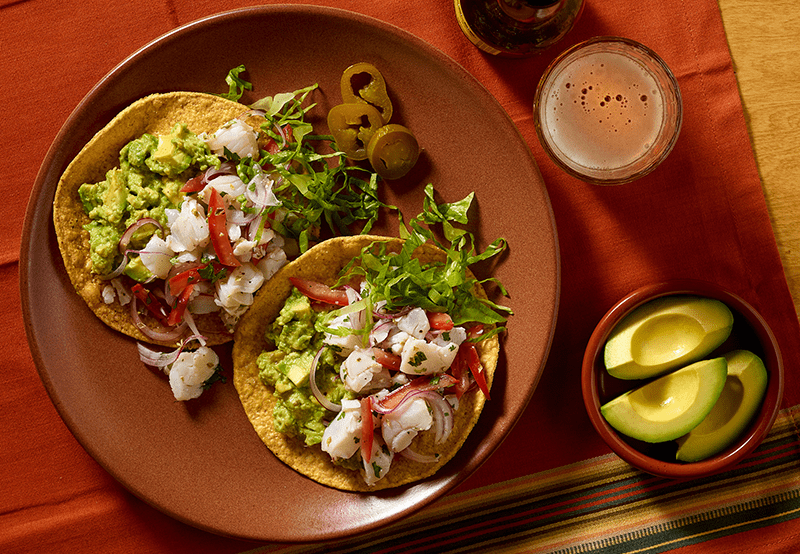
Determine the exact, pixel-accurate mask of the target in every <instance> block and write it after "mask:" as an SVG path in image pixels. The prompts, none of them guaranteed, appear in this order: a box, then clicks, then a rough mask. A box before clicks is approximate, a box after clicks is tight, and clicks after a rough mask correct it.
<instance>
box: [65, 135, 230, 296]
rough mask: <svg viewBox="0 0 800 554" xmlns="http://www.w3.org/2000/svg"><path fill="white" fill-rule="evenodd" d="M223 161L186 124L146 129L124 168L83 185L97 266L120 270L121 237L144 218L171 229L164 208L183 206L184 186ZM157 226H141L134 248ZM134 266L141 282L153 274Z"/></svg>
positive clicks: (123, 160) (100, 270)
mask: <svg viewBox="0 0 800 554" xmlns="http://www.w3.org/2000/svg"><path fill="white" fill-rule="evenodd" d="M219 163H220V162H219V159H218V158H217V156H215V155H214V154H213V153H212V152H211V150H209V148H208V146H207V145H206V143H205V142H204V141H203V140H202V139H200V138H199V137H198V136H197V135H196V134H194V133H192V132H191V131H190V130H189V129H188V127H187V126H186V125H185V124H183V123H177V124H175V126H174V127H173V128H172V130H171V131H170V132H169V134H167V135H161V136H159V135H153V134H149V133H145V134H144V135H142V136H141V137H139V138H137V139H135V140H132V141H130V142H129V143H128V144H126V145H125V146H124V147H123V148H122V150H121V151H120V154H119V167H118V168H113V169H111V170H109V171H108V172H107V173H106V176H105V177H106V178H105V180H103V181H100V182H98V183H85V184H83V185H81V186H80V187H79V188H78V195H79V197H80V200H81V203H82V204H83V209H84V212H86V214H87V215H88V216H89V219H90V220H91V221H90V222H89V223H88V224H86V225H85V226H84V229H86V230H87V231H88V232H89V246H90V256H91V260H92V271H93V272H94V273H97V274H100V275H104V274H108V273H111V272H112V271H113V270H114V269H115V267H116V266H117V265H118V264H119V262H120V261H121V254H120V252H119V249H118V244H119V241H120V239H121V238H122V235H123V233H124V232H125V230H126V229H127V228H128V227H130V226H131V225H133V224H134V223H136V222H137V221H139V220H140V219H143V218H152V219H154V220H156V221H157V222H158V223H159V224H160V225H161V226H162V227H164V228H166V227H167V216H166V211H165V210H166V209H167V208H172V209H177V208H178V207H179V206H180V203H181V201H182V200H183V196H184V194H183V193H182V192H181V188H182V187H183V184H184V183H185V182H186V180H187V179H188V177H190V176H191V175H193V174H194V173H198V172H200V171H204V170H206V169H208V168H209V167H212V166H213V167H219ZM155 231H156V227H155V226H153V225H145V226H143V227H141V228H140V229H138V230H137V231H136V232H135V233H134V234H133V236H132V237H131V242H130V245H131V247H132V248H134V249H137V248H142V247H143V246H144V245H145V244H146V243H147V240H148V239H149V238H150V236H152V234H153V233H154V232H155ZM131 261H133V260H131ZM129 265H130V267H129V268H126V270H125V273H126V274H127V275H128V276H129V277H131V278H133V279H135V280H138V281H144V280H146V279H148V278H149V277H150V272H149V271H147V270H146V269H145V268H143V267H142V268H140V269H139V270H137V267H138V266H137V265H136V264H135V263H133V264H129ZM142 270H143V271H142Z"/></svg>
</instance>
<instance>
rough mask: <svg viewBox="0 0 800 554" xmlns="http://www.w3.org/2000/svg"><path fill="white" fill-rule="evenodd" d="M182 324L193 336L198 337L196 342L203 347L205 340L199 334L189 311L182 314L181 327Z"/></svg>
mask: <svg viewBox="0 0 800 554" xmlns="http://www.w3.org/2000/svg"><path fill="white" fill-rule="evenodd" d="M184 323H185V324H186V325H188V326H189V329H191V330H192V333H193V335H195V336H197V337H199V338H198V339H197V340H198V341H200V344H201V345H203V346H205V345H206V338H205V337H204V336H203V335H201V334H200V330H199V329H198V328H197V325H196V324H195V322H194V318H193V317H192V314H191V312H189V310H186V311H185V312H183V322H181V325H183V324H184Z"/></svg>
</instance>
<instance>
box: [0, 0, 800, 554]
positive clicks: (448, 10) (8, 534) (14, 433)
mask: <svg viewBox="0 0 800 554" xmlns="http://www.w3.org/2000/svg"><path fill="white" fill-rule="evenodd" d="M256 3H257V2H245V1H237V2H226V3H219V2H209V1H205V0H195V1H192V2H189V1H187V0H172V1H169V2H167V1H163V0H143V1H141V2H138V3H136V4H130V5H129V4H125V3H121V4H113V3H105V2H102V3H101V2H97V1H94V0H87V1H85V2H76V1H74V0H67V1H65V2H60V3H51V2H44V1H43V0H28V1H24V2H13V1H10V0H5V1H0V15H2V17H1V18H0V20H1V21H2V30H0V50H1V51H2V56H0V92H1V93H2V98H3V102H1V103H0V137H1V138H2V142H0V144H1V145H2V147H3V148H2V150H3V152H4V153H5V160H6V168H5V169H6V170H5V172H4V177H3V179H2V181H0V183H2V184H0V186H2V189H3V192H4V195H5V197H6V199H8V200H11V202H9V208H8V209H7V212H6V214H5V216H4V217H3V218H1V219H0V278H2V283H3V287H2V290H3V291H4V292H3V294H4V295H5V296H4V299H5V301H4V302H2V305H1V306H0V313H1V314H2V317H3V321H6V322H8V323H9V325H8V326H7V328H6V332H5V340H4V341H3V347H2V348H3V354H4V361H5V371H3V372H2V377H0V383H2V393H0V445H2V446H1V447H0V470H1V474H2V478H0V550H1V551H4V552H28V551H30V552H39V551H48V552H59V551H64V552H67V551H68V552H89V551H91V552H98V551H100V552H164V551H168V552H244V551H249V550H254V549H258V550H259V551H262V550H263V551H292V552H294V551H323V547H321V546H318V545H316V546H315V545H305V546H279V545H254V544H251V543H244V542H240V541H236V540H231V539H226V538H221V537H216V536H213V535H209V534H207V533H205V532H202V531H198V530H196V529H193V528H191V527H188V526H186V525H184V524H181V523H179V522H177V521H174V520H172V519H171V518H169V517H167V516H165V515H163V514H161V513H159V512H157V511H155V510H154V509H152V508H150V507H149V506H147V505H146V504H144V503H143V502H141V501H140V500H138V499H136V498H134V497H133V496H132V495H130V494H129V493H128V492H127V491H125V490H124V489H123V488H122V487H121V486H120V485H119V484H117V483H116V482H115V481H114V480H113V479H111V478H110V477H109V476H108V475H107V474H106V473H105V472H104V471H103V470H102V469H101V468H100V467H99V466H98V465H97V464H96V463H95V462H94V461H93V460H92V459H91V458H90V457H89V456H88V455H87V454H86V453H85V452H84V451H83V449H82V448H81V447H80V445H79V444H78V443H77V442H76V441H75V439H74V438H73V437H72V435H71V434H70V433H69V432H68V431H67V429H66V427H65V426H64V425H63V423H62V422H61V420H60V418H59V417H58V414H57V413H56V411H55V409H54V408H53V406H52V404H51V403H50V401H49V399H48V397H47V395H46V393H45V390H44V388H43V386H42V384H41V382H40V381H39V379H38V376H37V373H36V369H35V367H34V365H33V362H32V359H31V356H30V354H29V352H28V349H27V344H26V340H25V333H24V326H23V318H22V314H21V312H20V309H21V308H20V300H19V296H18V261H19V251H20V245H21V241H22V240H24V238H23V237H21V229H22V223H23V217H24V210H25V205H26V202H27V198H28V195H29V194H30V191H31V186H32V183H33V181H34V178H35V176H36V172H37V169H38V167H39V164H40V163H41V160H42V158H43V157H44V155H45V152H46V151H47V149H48V147H49V145H50V143H51V142H52V140H53V138H54V137H55V135H56V133H57V132H58V130H59V128H60V126H61V124H62V123H63V122H64V120H65V119H66V118H67V116H68V115H69V113H70V112H71V110H72V109H73V108H74V107H75V106H76V105H77V104H78V102H79V101H80V99H81V98H82V97H83V96H84V95H85V94H86V93H87V92H88V91H89V90H90V88H91V87H92V86H93V85H94V84H95V83H96V82H97V81H98V80H99V79H100V78H101V77H103V75H105V74H106V73H107V72H108V71H109V70H111V69H112V68H113V67H114V66H115V65H116V64H118V63H119V62H120V61H122V60H123V59H124V58H125V57H126V56H128V55H130V54H131V53H133V52H134V51H136V50H137V49H138V48H140V47H142V46H144V45H145V44H147V43H148V42H149V41H151V40H153V39H155V38H156V37H158V36H160V35H161V34H163V33H166V32H168V31H170V30H172V29H174V28H176V27H177V26H180V25H183V24H186V23H188V22H190V21H193V20H196V19H198V18H200V17H204V16H206V15H210V14H213V13H216V12H219V11H223V10H227V9H233V8H237V7H243V6H246V5H253V4H256ZM262 3H263V2H262ZM288 3H295V2H288ZM308 3H314V4H320V5H328V6H335V7H340V8H345V9H349V10H352V11H356V12H360V13H363V14H366V15H370V16H373V17H376V18H378V19H381V20H384V21H387V22H389V23H392V24H395V25H397V26H399V27H401V28H404V29H406V30H408V31H410V32H412V33H414V34H416V35H417V36H419V37H420V38H422V39H423V40H425V41H427V42H429V43H430V44H432V45H434V46H436V47H438V48H440V49H441V50H443V51H444V52H445V53H447V54H448V55H450V56H451V57H453V58H454V59H455V60H456V61H457V62H458V63H460V64H461V65H463V66H464V67H465V68H466V69H467V70H468V71H469V72H471V73H472V74H473V75H474V76H475V77H476V78H477V79H478V80H479V81H481V82H482V83H483V84H484V85H485V86H486V87H487V89H488V90H489V91H490V92H491V93H492V94H494V95H495V97H496V98H497V99H498V100H499V101H500V103H501V104H502V105H503V107H504V108H505V109H506V110H507V111H508V113H509V114H510V116H511V117H512V119H513V120H514V121H515V123H516V124H517V125H518V127H519V129H520V131H521V133H522V135H523V136H524V138H525V139H526V140H527V142H528V144H529V145H530V147H531V149H532V151H533V153H534V155H535V157H536V159H537V161H538V162H539V164H540V167H541V171H542V174H543V176H544V179H545V182H546V183H547V188H548V191H549V194H550V196H551V200H552V203H553V210H554V213H555V218H556V223H557V226H558V231H559V241H560V248H561V255H562V298H561V305H560V310H559V319H558V326H557V329H556V334H555V338H554V342H553V347H552V352H551V355H550V358H549V361H548V364H547V367H546V370H545V373H544V376H543V378H542V380H541V382H540V385H539V388H538V389H537V391H536V393H535V394H534V397H533V400H532V402H531V405H530V406H529V408H528V410H527V411H526V413H525V414H524V416H523V418H522V420H521V421H520V423H519V424H518V425H517V427H516V428H515V429H514V430H513V432H512V433H511V435H510V436H509V438H508V439H507V440H506V441H505V443H504V444H503V445H502V446H501V447H500V449H499V450H498V451H497V452H496V453H495V454H494V455H493V456H492V457H491V458H490V459H489V461H488V462H487V463H486V464H485V465H484V466H483V467H482V468H481V469H479V470H478V472H477V473H476V474H474V475H473V476H472V477H471V478H470V479H468V480H467V481H466V482H465V483H464V484H463V485H462V486H460V487H459V488H458V489H457V490H456V491H454V492H453V493H451V494H450V495H448V496H446V497H445V498H443V499H442V500H440V501H439V502H437V503H435V504H434V505H433V506H430V507H428V508H426V509H425V510H423V511H422V512H420V513H419V514H417V515H415V516H412V517H413V519H412V521H413V524H414V525H413V526H411V525H408V523H400V524H398V525H395V526H392V527H390V528H388V529H386V530H385V532H383V533H375V534H370V535H369V536H363V537H355V538H353V539H352V540H349V541H344V542H342V543H338V544H337V545H328V546H326V547H325V550H326V551H328V550H333V549H335V548H336V549H341V550H343V551H346V550H351V549H356V548H357V547H359V548H362V549H363V551H373V550H381V549H383V550H385V551H410V550H413V551H428V550H430V551H442V550H445V549H446V548H448V547H452V548H463V549H464V550H469V549H470V548H472V549H475V550H484V551H485V550H489V549H491V548H494V549H495V550H506V551H523V550H526V549H529V550H530V551H542V550H562V551H572V552H576V551H580V552H593V551H598V552H599V551H604V550H603V549H604V548H606V549H607V550H605V551H609V552H610V551H613V552H627V551H631V550H637V551H647V552H663V551H666V550H670V549H673V548H680V549H682V551H686V552H744V551H748V550H753V549H754V548H756V549H757V551H758V552H796V551H798V550H800V520H798V519H795V518H797V516H798V515H800V493H798V488H799V487H800V485H798V483H800V455H798V451H800V448H799V447H798V442H799V441H798V430H797V427H798V426H797V422H798V419H799V416H798V410H797V409H792V408H793V407H795V406H797V405H798V404H800V379H798V375H797V369H796V360H797V359H798V356H799V355H800V332H799V330H798V322H797V317H796V314H795V311H794V308H793V305H792V300H791V297H790V295H789V292H788V289H787V287H786V283H785V278H784V274H783V270H782V267H781V264H780V259H779V257H778V253H777V250H776V247H775V242H774V238H773V235H772V229H771V227H770V222H769V217H768V213H767V208H766V205H765V202H764V197H763V193H762V190H761V186H760V181H759V177H758V173H757V170H756V166H755V163H754V160H753V155H752V151H751V149H750V143H749V140H748V136H747V129H746V126H745V123H744V119H743V116H742V109H741V103H740V99H739V95H738V91H737V87H736V81H735V76H734V73H733V69H732V65H731V58H730V54H729V52H728V49H727V43H726V41H725V36H724V31H723V28H722V24H721V20H720V15H719V9H718V6H717V3H716V1H714V0H700V1H697V2H685V1H684V0H664V1H657V0H638V1H636V2H633V1H631V0H603V1H602V2H600V1H592V0H588V1H587V6H586V10H585V12H584V15H583V17H582V19H581V21H579V23H578V25H577V27H576V28H575V30H574V31H573V32H572V33H571V34H570V35H569V36H568V37H567V39H566V40H565V41H564V42H563V43H562V44H559V45H557V46H556V47H554V48H553V49H552V51H550V52H548V53H546V54H544V55H542V56H540V57H536V58H531V59H525V60H505V59H495V58H492V57H489V56H486V55H483V54H482V53H480V52H479V51H478V50H477V49H475V48H474V47H473V46H472V45H471V44H470V43H469V42H467V41H466V39H464V37H463V35H462V34H461V32H460V30H459V28H458V25H457V24H456V21H455V17H454V10H453V6H452V3H451V2H450V1H449V0H440V1H436V2H433V1H430V0H402V1H401V0H382V1H381V2H370V3H368V2H359V1H355V0H320V1H314V2H308ZM601 34H602V35H606V34H615V35H622V36H627V37H630V38H633V39H637V40H639V41H641V42H643V43H645V44H647V45H648V46H650V47H652V48H653V49H655V50H656V51H657V52H658V53H659V54H661V56H662V57H663V58H664V59H665V60H666V62H667V63H668V64H669V65H670V66H671V68H672V69H673V71H674V72H675V74H676V76H677V77H678V80H679V82H680V85H681V89H682V92H683V95H684V107H685V120H684V128H683V131H682V135H681V138H680V140H679V142H678V144H677V146H676V148H675V150H674V151H673V153H672V154H671V155H670V157H669V159H668V160H667V161H666V162H665V164H664V165H663V166H662V167H660V168H659V169H658V170H657V171H656V172H655V173H654V174H652V175H650V176H648V177H647V178H645V179H643V180H642V181H640V182H639V183H637V184H636V185H634V186H621V187H596V186H591V185H588V184H584V183H581V182H579V181H577V180H575V179H572V178H570V177H567V176H566V175H565V174H563V173H562V172H560V171H559V170H558V169H557V168H556V167H555V166H554V165H553V164H552V163H551V162H550V161H549V160H548V159H547V158H546V157H545V155H544V154H543V151H542V150H541V148H540V147H539V145H538V143H537V140H536V135H535V132H534V128H533V122H532V116H531V102H532V98H533V93H534V88H535V85H536V82H537V80H538V78H539V76H540V75H541V73H542V71H543V69H544V67H545V66H546V64H547V63H548V62H549V60H550V59H552V57H553V56H554V55H555V54H557V53H558V52H559V51H561V50H562V49H563V48H566V47H567V46H569V45H571V44H573V43H575V42H578V41H580V40H583V39H585V38H588V37H590V36H594V35H601ZM677 277H692V278H701V279H707V280H711V281H716V282H718V283H720V284H721V285H723V286H726V287H727V288H729V289H731V290H733V291H734V292H736V293H738V294H739V295H741V296H742V297H744V298H745V299H746V300H748V301H750V302H751V303H752V304H754V305H755V306H756V308H758V309H759V310H761V312H762V313H763V315H764V317H765V318H766V319H767V321H768V323H769V324H770V325H771V326H772V328H773V330H774V332H775V334H776V336H777V338H778V340H779V342H780V345H781V348H782V349H783V354H784V359H785V362H786V370H787V376H786V377H787V381H786V392H785V398H784V402H783V408H784V410H783V411H782V413H781V415H780V417H779V420H778V423H777V424H776V429H775V431H774V432H773V435H772V436H771V438H770V440H769V441H768V442H767V443H765V446H764V447H763V448H762V449H761V450H759V452H758V453H756V454H754V455H753V456H752V457H751V458H749V459H748V461H747V462H745V463H744V464H742V467H741V468H737V469H736V470H734V471H733V472H731V473H729V474H725V475H723V476H720V477H718V478H714V479H711V480H706V481H701V482H696V483H686V484H675V483H669V482H664V481H662V480H658V479H654V478H649V477H647V476H643V475H640V474H638V473H637V472H634V471H631V470H630V468H629V467H628V466H626V465H625V464H623V463H621V462H620V461H619V460H617V459H616V458H614V457H613V456H610V455H609V454H608V449H607V448H606V447H605V445H604V444H603V443H602V442H601V440H600V439H599V437H598V436H597V435H596V434H595V433H594V431H593V429H592V428H591V426H590V424H589V422H588V419H587V418H586V415H585V413H584V411H583V408H582V404H581V399H580V390H579V382H578V379H579V372H580V361H581V356H582V352H583V347H584V345H585V343H586V341H587V339H588V337H589V335H590V333H591V331H592V328H593V326H594V324H595V323H596V322H597V321H598V320H599V318H600V317H601V316H602V315H603V314H604V313H605V311H606V310H607V309H608V308H609V307H610V306H611V305H612V304H613V303H614V302H615V301H616V300H617V299H619V298H620V297H622V296H624V295H625V294H626V293H628V292H629V291H631V290H632V289H634V288H636V287H637V286H639V285H641V284H644V283H648V282H651V281H655V280H663V279H667V278H677ZM751 472H754V473H751ZM276 524H279V523H277V522H276ZM411 529H413V532H412V533H411V534H409V535H406V536H405V537H404V534H405V533H406V532H408V531H409V530H411ZM401 537H404V538H401ZM397 541H400V542H399V543H398V542H397ZM403 541H406V542H403ZM582 543H583V546H582V547H581V548H582V549H581V550H577V548H578V546H576V545H579V544H582ZM391 544H398V545H399V546H395V547H391V546H390V545H391ZM468 545H471V546H468ZM393 548H396V550H394V549H393ZM570 548H573V550H569V549H570Z"/></svg>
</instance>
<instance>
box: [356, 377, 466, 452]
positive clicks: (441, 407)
mask: <svg viewBox="0 0 800 554" xmlns="http://www.w3.org/2000/svg"><path fill="white" fill-rule="evenodd" d="M417 398H422V399H424V400H425V401H426V402H427V403H428V406H430V408H431V410H432V413H433V422H434V425H435V427H436V443H437V444H438V443H440V442H443V441H445V440H447V437H449V436H450V433H451V431H452V430H453V411H454V410H453V407H452V406H451V405H450V403H449V402H447V400H445V399H444V397H442V395H440V394H439V393H438V392H436V391H432V390H414V391H410V392H409V393H408V394H406V396H405V397H404V398H403V399H402V400H401V401H400V402H399V403H398V404H397V405H396V406H394V407H393V408H384V407H383V406H382V405H381V404H380V402H373V403H372V411H373V412H376V413H379V414H382V415H388V414H392V413H395V412H398V413H402V412H403V411H404V410H406V409H408V405H409V404H410V403H411V402H412V401H413V400H415V399H417Z"/></svg>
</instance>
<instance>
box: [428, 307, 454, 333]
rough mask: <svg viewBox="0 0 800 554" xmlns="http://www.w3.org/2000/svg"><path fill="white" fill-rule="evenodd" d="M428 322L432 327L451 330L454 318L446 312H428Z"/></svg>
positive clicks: (438, 329)
mask: <svg viewBox="0 0 800 554" xmlns="http://www.w3.org/2000/svg"><path fill="white" fill-rule="evenodd" d="M427 314H428V323H429V324H430V326H431V329H436V330H437V331H449V330H450V329H452V328H453V319H452V318H451V317H450V316H449V315H448V314H446V313H444V312H427Z"/></svg>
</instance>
